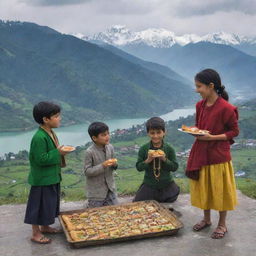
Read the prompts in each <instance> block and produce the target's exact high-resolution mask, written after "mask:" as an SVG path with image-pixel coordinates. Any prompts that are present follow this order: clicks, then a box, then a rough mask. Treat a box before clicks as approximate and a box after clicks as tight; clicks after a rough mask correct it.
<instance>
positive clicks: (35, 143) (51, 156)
mask: <svg viewBox="0 0 256 256" xmlns="http://www.w3.org/2000/svg"><path fill="white" fill-rule="evenodd" d="M29 161H30V172H29V176H28V183H29V184H30V185H32V186H46V185H52V184H57V183H59V182H60V181H61V155H60V153H59V151H58V149H57V148H56V146H55V143H54V142H53V140H52V138H51V137H50V136H49V135H48V134H47V132H45V131H44V130H43V129H42V128H40V127H39V129H38V130H37V132H36V133H35V134H34V136H33V138H32V141H31V144H30V151H29Z"/></svg>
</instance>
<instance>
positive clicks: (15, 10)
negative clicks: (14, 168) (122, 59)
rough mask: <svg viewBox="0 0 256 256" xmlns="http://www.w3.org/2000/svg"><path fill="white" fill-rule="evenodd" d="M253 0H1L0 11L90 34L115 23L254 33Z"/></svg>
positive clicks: (200, 31) (14, 17)
mask: <svg viewBox="0 0 256 256" xmlns="http://www.w3.org/2000/svg"><path fill="white" fill-rule="evenodd" d="M255 5H256V1H255V0H194V1H187V0H172V1H167V0H69V1H68V0H0V17H1V19H5V20H6V19H7V20H20V21H30V22H34V23H37V24H40V25H46V26H49V27H52V28H53V29H56V30H58V31H60V32H63V33H83V34H85V35H91V34H94V33H98V32H100V31H105V30H106V29H107V28H108V27H110V26H112V25H115V24H125V25H127V27H128V28H130V29H131V30H133V31H140V30H143V29H147V28H165V29H168V30H172V31H173V32H175V33H176V34H177V35H182V34H184V33H196V34H199V35H203V34H206V33H211V32H218V31H220V30H222V31H226V32H232V33H236V34H239V35H250V36H256V34H255V30H253V29H252V26H253V24H256V6H255Z"/></svg>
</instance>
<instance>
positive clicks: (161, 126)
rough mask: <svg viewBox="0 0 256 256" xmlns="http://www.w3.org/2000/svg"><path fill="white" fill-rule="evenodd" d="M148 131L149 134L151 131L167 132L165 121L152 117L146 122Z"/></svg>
mask: <svg viewBox="0 0 256 256" xmlns="http://www.w3.org/2000/svg"><path fill="white" fill-rule="evenodd" d="M146 129H147V132H149V130H151V129H155V130H162V131H164V132H165V123H164V120H163V119H162V118H160V117H151V118H150V119H149V120H148V121H147V122H146Z"/></svg>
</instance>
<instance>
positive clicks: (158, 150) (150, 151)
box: [148, 149, 165, 157]
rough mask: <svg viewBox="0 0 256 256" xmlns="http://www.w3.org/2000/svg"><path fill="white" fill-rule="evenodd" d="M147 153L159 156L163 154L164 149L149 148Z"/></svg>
mask: <svg viewBox="0 0 256 256" xmlns="http://www.w3.org/2000/svg"><path fill="white" fill-rule="evenodd" d="M148 153H149V154H150V155H151V156H153V157H161V156H164V154H165V153H164V151H163V150H161V149H157V150H153V149H150V150H149V151H148Z"/></svg>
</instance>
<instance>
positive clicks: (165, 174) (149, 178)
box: [136, 142, 179, 189]
mask: <svg viewBox="0 0 256 256" xmlns="http://www.w3.org/2000/svg"><path fill="white" fill-rule="evenodd" d="M149 149H152V146H151V142H149V143H147V144H145V145H143V146H142V147H141V148H140V150H139V153H138V160H137V163H136V168H137V170H138V171H139V172H142V171H145V175H144V180H143V183H144V184H147V185H149V186H150V187H152V188H154V189H161V188H164V187H167V186H168V185H169V184H170V182H171V181H172V180H173V177H172V175H171V173H170V172H171V171H172V172H175V171H176V170H177V169H178V167H179V165H178V163H177V161H176V155H175V151H174V149H173V148H172V147H171V146H170V145H168V144H167V143H163V145H162V147H161V148H160V149H161V150H163V151H164V152H165V154H166V158H167V160H166V162H163V161H161V170H160V172H161V175H160V178H159V180H157V179H156V178H155V176H154V172H153V163H152V162H151V163H149V164H147V163H145V162H144V161H145V160H146V159H147V156H148V151H149Z"/></svg>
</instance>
